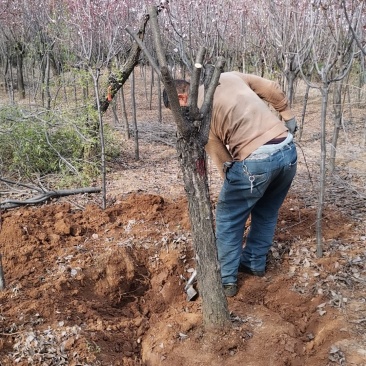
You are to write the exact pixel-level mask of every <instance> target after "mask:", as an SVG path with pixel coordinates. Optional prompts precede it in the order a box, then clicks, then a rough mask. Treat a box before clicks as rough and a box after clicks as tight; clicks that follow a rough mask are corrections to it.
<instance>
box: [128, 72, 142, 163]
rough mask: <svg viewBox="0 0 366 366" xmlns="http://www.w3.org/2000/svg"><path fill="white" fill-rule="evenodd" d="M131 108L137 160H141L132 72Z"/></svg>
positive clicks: (132, 74)
mask: <svg viewBox="0 0 366 366" xmlns="http://www.w3.org/2000/svg"><path fill="white" fill-rule="evenodd" d="M130 78H131V107H132V122H133V127H134V137H135V160H139V159H140V152H139V131H138V129H137V120H136V99H135V73H134V71H132V72H131V77H130Z"/></svg>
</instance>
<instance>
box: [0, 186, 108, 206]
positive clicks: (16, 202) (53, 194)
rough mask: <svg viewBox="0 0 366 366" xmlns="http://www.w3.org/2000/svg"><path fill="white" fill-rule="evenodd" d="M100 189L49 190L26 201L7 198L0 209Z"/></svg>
mask: <svg viewBox="0 0 366 366" xmlns="http://www.w3.org/2000/svg"><path fill="white" fill-rule="evenodd" d="M100 191H101V189H100V188H94V187H86V188H77V189H65V190H59V191H48V192H44V193H42V194H39V195H37V196H34V197H32V198H28V199H26V200H24V201H19V200H11V199H9V200H5V201H3V202H1V203H0V209H2V210H6V209H9V208H15V207H20V206H28V205H37V204H40V203H43V202H45V201H48V200H49V199H51V198H58V197H65V196H71V195H75V194H81V193H99V192H100Z"/></svg>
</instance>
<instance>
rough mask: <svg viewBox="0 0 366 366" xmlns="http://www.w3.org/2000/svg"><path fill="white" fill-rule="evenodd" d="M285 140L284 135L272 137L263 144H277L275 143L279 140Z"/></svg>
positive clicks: (279, 141) (278, 142)
mask: <svg viewBox="0 0 366 366" xmlns="http://www.w3.org/2000/svg"><path fill="white" fill-rule="evenodd" d="M285 140H286V137H277V138H274V139H272V140H269V141H268V142H266V143H265V144H264V145H277V144H280V143H281V142H283V141H285Z"/></svg>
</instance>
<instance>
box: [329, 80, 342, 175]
mask: <svg viewBox="0 0 366 366" xmlns="http://www.w3.org/2000/svg"><path fill="white" fill-rule="evenodd" d="M342 86H343V81H342V80H341V81H337V82H336V83H335V88H334V92H333V112H334V126H333V136H332V145H331V148H330V158H329V159H330V162H329V170H330V172H331V173H333V172H334V169H335V159H336V154H337V143H338V136H339V130H340V128H341V125H342Z"/></svg>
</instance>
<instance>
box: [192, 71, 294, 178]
mask: <svg viewBox="0 0 366 366" xmlns="http://www.w3.org/2000/svg"><path fill="white" fill-rule="evenodd" d="M203 93H204V90H203V86H201V87H200V90H199V100H198V102H199V105H201V103H202V101H203ZM266 102H267V103H269V104H270V105H271V106H272V107H273V108H274V109H275V110H276V111H277V112H279V114H280V115H281V117H282V118H283V120H284V121H288V120H290V119H291V118H293V117H294V114H293V113H292V111H291V110H290V108H289V103H288V99H287V97H286V95H285V94H284V93H283V91H282V90H281V88H280V87H279V85H278V84H277V83H276V82H273V81H270V80H267V79H264V78H261V77H259V76H255V75H249V74H242V73H240V72H236V71H233V72H225V73H222V74H221V76H220V83H219V85H218V87H217V88H216V91H215V95H214V101H213V108H212V117H211V127H210V134H209V140H208V143H207V145H206V147H205V149H206V152H207V153H208V154H209V156H210V157H211V159H212V160H213V162H214V163H215V165H216V166H217V167H218V169H219V172H220V174H221V175H222V176H223V171H222V168H223V163H224V162H226V161H241V160H244V159H245V158H246V157H248V156H249V155H250V154H251V153H252V152H253V151H254V150H256V149H257V148H258V147H260V146H262V145H263V144H265V143H266V142H268V141H270V140H272V139H273V138H275V137H277V136H280V135H283V134H284V133H285V132H286V131H287V128H286V126H285V124H284V121H281V120H280V119H279V118H278V117H277V115H276V114H275V113H274V112H273V111H271V109H270V107H269V106H268V105H267V103H266Z"/></svg>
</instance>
